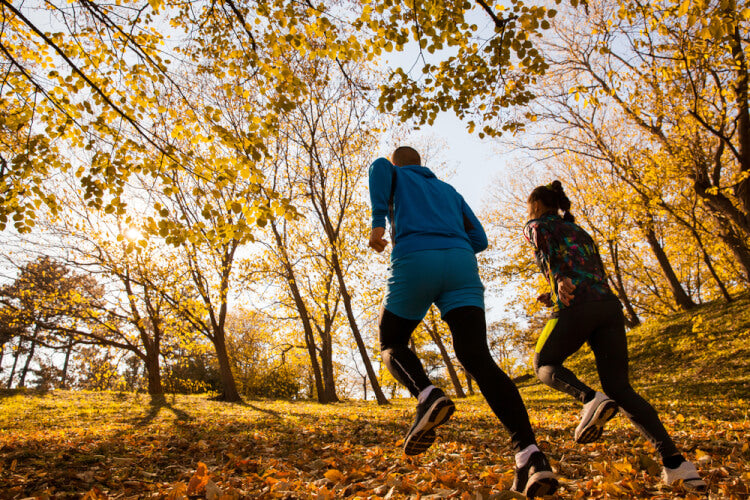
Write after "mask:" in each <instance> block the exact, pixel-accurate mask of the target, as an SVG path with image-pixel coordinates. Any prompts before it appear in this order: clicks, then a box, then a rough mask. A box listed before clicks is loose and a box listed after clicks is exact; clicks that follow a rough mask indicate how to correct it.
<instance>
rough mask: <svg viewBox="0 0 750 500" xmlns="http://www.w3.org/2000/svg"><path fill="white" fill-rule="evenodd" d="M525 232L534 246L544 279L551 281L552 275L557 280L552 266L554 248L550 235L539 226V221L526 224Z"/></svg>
mask: <svg viewBox="0 0 750 500" xmlns="http://www.w3.org/2000/svg"><path fill="white" fill-rule="evenodd" d="M523 232H524V235H525V236H526V238H527V239H528V240H529V242H530V243H531V244H532V245H533V246H534V254H535V256H536V262H537V265H538V266H539V270H540V271H541V272H542V274H543V275H544V277H545V278H547V279H549V278H550V274H551V275H552V277H553V278H556V276H555V270H554V269H552V264H551V256H552V248H551V245H550V241H549V239H550V235H549V234H547V231H546V230H545V228H544V226H542V225H541V224H539V221H537V220H531V221H529V222H528V223H526V227H524V229H523Z"/></svg>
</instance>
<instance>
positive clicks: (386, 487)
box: [0, 297, 750, 499]
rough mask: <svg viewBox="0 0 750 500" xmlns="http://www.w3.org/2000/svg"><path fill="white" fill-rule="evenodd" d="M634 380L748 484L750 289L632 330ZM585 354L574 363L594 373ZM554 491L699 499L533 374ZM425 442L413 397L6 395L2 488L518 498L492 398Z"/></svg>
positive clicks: (631, 438) (725, 480)
mask: <svg viewBox="0 0 750 500" xmlns="http://www.w3.org/2000/svg"><path fill="white" fill-rule="evenodd" d="M630 347H631V353H632V371H633V378H634V381H635V386H636V387H637V388H638V389H639V390H640V391H642V392H643V394H644V395H646V396H647V397H648V398H649V399H650V400H651V401H652V402H653V404H654V406H655V407H656V408H657V410H658V411H659V412H660V414H661V416H662V418H663V420H664V422H665V424H666V426H667V428H668V429H670V430H671V431H672V432H673V434H674V436H675V437H676V441H677V442H678V443H679V445H680V446H681V447H682V448H683V449H684V450H685V451H686V453H687V455H688V457H689V458H691V459H693V460H694V461H695V462H696V463H697V465H698V467H699V469H700V470H701V472H702V473H703V475H704V476H705V477H706V479H707V481H708V483H709V485H710V493H709V497H711V498H737V499H740V498H747V497H748V495H749V494H750V465H748V464H750V449H749V445H748V436H750V420H749V419H748V412H749V410H748V406H749V405H748V400H750V373H748V370H747V366H748V363H749V362H750V298H748V297H745V298H742V299H739V300H737V301H735V303H734V304H732V305H731V306H726V305H723V304H721V305H709V306H705V307H702V308H700V309H699V310H698V311H696V312H690V313H683V314H681V315H677V316H674V317H672V318H670V319H669V320H668V321H662V322H658V323H657V322H651V323H647V324H646V325H644V326H642V327H640V328H638V329H635V330H634V331H632V332H631V335H630ZM587 356H588V355H587V354H583V355H581V356H579V357H577V358H575V359H573V360H571V366H572V367H574V369H576V370H579V371H580V372H581V373H582V374H583V378H585V379H587V380H591V377H592V372H591V371H590V369H589V368H590V366H591V360H590V359H589V358H588V357H587ZM521 390H522V394H523V396H524V399H525V401H526V402H527V405H528V406H529V410H530V413H531V417H532V422H533V424H534V425H535V427H536V429H538V437H539V440H540V445H541V446H542V447H543V448H544V449H545V451H547V452H548V454H549V456H550V458H551V461H552V465H553V467H554V468H555V470H556V471H557V472H558V474H560V475H561V476H562V478H563V482H562V489H561V491H560V493H559V495H558V496H559V497H560V498H606V497H619V498H683V497H687V498H694V497H691V496H690V495H689V494H687V493H686V492H685V491H684V490H683V489H682V487H681V486H677V487H674V488H668V487H665V486H663V485H661V484H660V482H659V477H658V476H659V472H660V467H659V464H658V463H657V462H656V461H655V459H656V456H655V454H654V450H653V448H652V446H651V445H650V444H649V443H647V442H645V441H644V439H643V438H642V437H640V435H639V434H638V433H637V432H636V430H635V429H634V428H633V426H632V425H631V424H630V423H629V422H628V421H627V420H626V419H625V418H624V417H623V416H618V417H617V418H615V419H614V420H613V421H612V423H611V424H610V425H609V427H608V430H607V432H606V433H605V435H604V439H603V441H602V442H601V443H595V444H589V445H577V444H576V443H575V442H574V441H573V439H572V435H573V429H574V427H575V425H576V420H577V411H578V409H579V408H578V406H577V405H576V404H575V403H573V402H571V401H570V400H569V399H566V398H565V397H562V396H559V395H558V394H556V393H553V392H552V391H551V390H549V389H547V388H546V387H543V386H541V385H539V384H538V383H535V382H533V381H531V380H527V381H525V382H522V383H521ZM457 406H458V411H457V412H456V414H455V415H454V417H453V418H452V419H451V421H450V422H449V423H448V424H446V425H445V426H444V427H442V428H441V429H440V438H439V441H438V442H437V443H436V445H435V446H433V447H432V448H431V449H430V450H429V451H428V452H427V453H426V454H424V455H422V456H419V457H417V458H407V457H406V456H404V455H403V454H402V453H401V449H400V447H399V445H400V439H401V437H402V435H403V433H404V431H405V430H406V429H407V427H408V425H409V424H410V422H411V418H412V411H413V403H412V402H411V401H404V400H395V401H393V402H392V404H390V405H389V406H378V405H376V404H375V403H372V402H345V403H339V404H332V405H320V404H317V403H312V402H306V401H297V402H283V401H246V402H244V403H243V404H227V403H220V402H215V401H210V400H208V399H207V398H206V397H201V396H180V395H177V396H171V395H170V396H168V397H167V400H166V401H165V402H164V403H162V404H151V402H150V400H149V398H148V397H147V396H145V395H137V394H131V393H91V392H54V393H48V394H34V393H26V394H20V393H6V394H3V397H2V403H1V406H0V489H1V490H2V491H1V492H0V498H26V497H36V498H80V497H82V496H84V495H88V496H87V498H175V499H177V498H256V497H259V498H422V499H425V498H433V499H434V498H472V499H474V498H484V499H488V498H512V496H509V495H510V494H509V493H508V492H507V490H508V488H509V487H510V485H511V482H512V479H513V473H512V465H513V464H512V452H511V450H510V448H509V446H508V440H507V436H506V434H505V433H504V431H503V430H502V429H501V428H500V427H499V426H498V423H497V421H496V420H495V418H494V417H493V416H492V414H491V413H490V411H489V408H488V407H487V405H486V404H485V403H484V401H483V399H481V398H480V397H478V396H472V397H469V398H467V399H463V400H458V401H457Z"/></svg>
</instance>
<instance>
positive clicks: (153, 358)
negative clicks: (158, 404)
mask: <svg viewBox="0 0 750 500" xmlns="http://www.w3.org/2000/svg"><path fill="white" fill-rule="evenodd" d="M145 364H146V378H147V379H148V393H149V394H150V395H151V397H152V398H154V397H156V398H159V397H163V396H164V388H163V387H162V385H161V365H160V364H159V353H158V352H153V351H151V350H149V351H148V352H146V363H145Z"/></svg>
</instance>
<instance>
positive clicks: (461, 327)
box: [443, 306, 558, 498]
mask: <svg viewBox="0 0 750 500" xmlns="http://www.w3.org/2000/svg"><path fill="white" fill-rule="evenodd" d="M443 319H445V321H446V322H447V323H448V326H449V327H450V329H451V334H452V335H453V349H454V350H455V351H456V356H457V357H458V360H459V361H460V362H461V364H462V365H463V366H464V368H466V371H468V372H469V373H470V374H471V376H472V377H474V379H475V380H476V381H477V385H478V386H479V390H481V391H482V395H483V396H484V398H485V399H486V400H487V403H488V404H489V405H490V408H492V411H493V412H495V415H497V418H498V419H500V422H502V424H503V425H504V426H505V428H506V429H507V430H508V432H509V433H510V438H511V441H512V443H513V448H514V449H515V452H516V456H515V462H516V469H515V478H514V480H513V486H511V490H513V491H517V492H519V493H523V494H524V495H526V496H527V497H529V498H532V497H536V496H542V495H550V494H553V493H554V492H555V490H556V489H557V487H558V481H557V478H555V475H554V473H553V472H552V468H551V467H550V464H549V461H548V460H547V457H545V456H544V453H542V451H541V450H540V449H539V448H538V447H537V445H536V438H535V436H534V431H533V430H532V429H531V423H530V422H529V415H528V413H527V412H526V406H524V404H523V400H522V399H521V395H520V394H519V393H518V389H517V388H516V386H515V384H514V383H513V381H512V380H511V379H510V378H509V377H508V376H507V375H506V374H505V372H503V371H502V370H501V369H500V367H499V366H497V363H495V360H494V359H492V355H491V354H490V349H489V346H488V345H487V325H486V323H485V318H484V309H482V308H480V307H476V306H460V307H456V308H455V309H451V310H450V311H448V312H447V313H446V314H445V315H444V316H443Z"/></svg>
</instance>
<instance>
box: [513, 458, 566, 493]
mask: <svg viewBox="0 0 750 500" xmlns="http://www.w3.org/2000/svg"><path fill="white" fill-rule="evenodd" d="M557 486H558V481H557V478H556V477H555V474H554V473H553V472H552V467H550V465H549V462H548V461H547V457H545V456H544V453H542V452H541V451H536V452H534V453H532V454H531V456H530V457H529V460H528V461H527V462H526V465H524V466H523V467H516V477H515V479H514V480H513V486H511V488H510V489H511V491H515V492H518V493H522V494H524V495H526V496H527V497H529V498H534V497H540V496H544V495H551V494H553V493H554V492H555V490H557Z"/></svg>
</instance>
